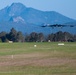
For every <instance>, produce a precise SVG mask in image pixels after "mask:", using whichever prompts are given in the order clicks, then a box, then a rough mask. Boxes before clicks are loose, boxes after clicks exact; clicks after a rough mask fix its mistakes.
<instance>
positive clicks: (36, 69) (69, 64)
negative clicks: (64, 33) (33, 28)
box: [0, 42, 76, 75]
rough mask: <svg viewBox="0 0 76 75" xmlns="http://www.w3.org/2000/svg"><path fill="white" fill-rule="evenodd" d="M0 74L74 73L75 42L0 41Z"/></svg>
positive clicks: (61, 74)
mask: <svg viewBox="0 0 76 75" xmlns="http://www.w3.org/2000/svg"><path fill="white" fill-rule="evenodd" d="M35 45H36V47H35ZM0 75H76V43H64V45H58V42H43V43H11V44H10V43H0Z"/></svg>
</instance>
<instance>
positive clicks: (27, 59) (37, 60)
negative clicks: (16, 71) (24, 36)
mask: <svg viewBox="0 0 76 75" xmlns="http://www.w3.org/2000/svg"><path fill="white" fill-rule="evenodd" d="M1 60H2V61H1ZM65 64H70V65H73V66H76V60H75V59H70V58H56V57H49V55H42V54H38V53H34V54H33V53H32V54H23V55H14V56H13V58H12V55H10V56H2V57H0V66H21V65H32V66H60V65H65Z"/></svg>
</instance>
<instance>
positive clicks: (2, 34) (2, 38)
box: [0, 32, 7, 42]
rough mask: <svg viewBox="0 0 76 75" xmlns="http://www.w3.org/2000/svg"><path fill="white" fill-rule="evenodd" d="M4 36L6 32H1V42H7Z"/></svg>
mask: <svg viewBox="0 0 76 75" xmlns="http://www.w3.org/2000/svg"><path fill="white" fill-rule="evenodd" d="M6 34H7V33H6V32H1V33H0V38H1V40H2V42H6V40H7V38H6Z"/></svg>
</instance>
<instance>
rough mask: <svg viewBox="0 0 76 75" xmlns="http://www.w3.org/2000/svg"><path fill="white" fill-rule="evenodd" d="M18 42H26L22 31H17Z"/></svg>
mask: <svg viewBox="0 0 76 75" xmlns="http://www.w3.org/2000/svg"><path fill="white" fill-rule="evenodd" d="M16 40H17V42H24V36H23V34H22V32H20V31H19V32H18V33H17V37H16Z"/></svg>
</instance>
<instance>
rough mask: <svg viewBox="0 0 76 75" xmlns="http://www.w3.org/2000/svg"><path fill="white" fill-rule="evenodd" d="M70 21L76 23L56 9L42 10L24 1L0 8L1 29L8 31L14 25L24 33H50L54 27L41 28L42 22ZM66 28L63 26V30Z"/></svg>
mask: <svg viewBox="0 0 76 75" xmlns="http://www.w3.org/2000/svg"><path fill="white" fill-rule="evenodd" d="M69 23H75V24H76V20H74V19H71V18H69V17H66V16H64V15H62V14H60V13H58V12H55V11H41V10H37V9H34V8H31V7H26V6H25V5H23V4H22V3H12V4H11V5H10V6H7V7H5V8H4V9H1V10H0V31H7V32H8V31H10V29H11V28H12V27H13V28H15V29H16V30H17V31H22V32H23V33H31V32H43V33H44V34H48V33H50V29H51V30H52V28H41V25H42V24H69ZM65 30H66V28H65V29H64V28H63V31H65ZM69 30H70V29H69ZM54 31H56V30H54ZM74 32H75V31H74Z"/></svg>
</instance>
